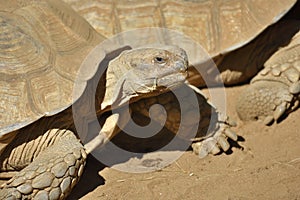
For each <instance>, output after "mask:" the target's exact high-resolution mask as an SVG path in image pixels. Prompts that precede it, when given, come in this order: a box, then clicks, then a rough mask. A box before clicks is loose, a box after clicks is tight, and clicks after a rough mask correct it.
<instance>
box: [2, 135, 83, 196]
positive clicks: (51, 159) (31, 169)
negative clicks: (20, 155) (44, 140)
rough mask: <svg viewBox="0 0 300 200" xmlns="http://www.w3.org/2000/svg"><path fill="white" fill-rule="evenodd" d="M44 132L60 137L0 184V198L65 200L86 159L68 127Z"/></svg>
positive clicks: (79, 144) (81, 147) (78, 142)
mask: <svg viewBox="0 0 300 200" xmlns="http://www.w3.org/2000/svg"><path fill="white" fill-rule="evenodd" d="M45 134H50V135H51V134H54V135H55V136H57V135H59V138H57V140H55V142H54V144H53V145H51V146H49V147H47V148H46V149H45V150H44V151H42V152H41V153H40V154H39V155H38V156H37V157H36V158H34V159H33V161H32V162H31V163H30V164H29V165H28V166H27V167H25V168H24V169H22V170H21V171H20V172H18V173H17V174H16V175H15V176H14V177H13V178H12V179H10V180H9V181H8V182H6V183H5V184H4V185H3V186H2V189H1V191H0V199H64V198H65V197H66V196H67V195H68V194H69V193H70V191H71V189H72V188H73V187H74V186H75V184H76V183H77V182H78V180H79V178H80V176H81V174H82V172H83V168H84V165H85V160H86V153H85V151H84V148H83V146H82V144H81V143H80V141H79V140H78V139H77V138H76V136H75V135H74V133H73V132H71V131H69V130H59V129H52V130H49V131H47V132H46V133H45Z"/></svg>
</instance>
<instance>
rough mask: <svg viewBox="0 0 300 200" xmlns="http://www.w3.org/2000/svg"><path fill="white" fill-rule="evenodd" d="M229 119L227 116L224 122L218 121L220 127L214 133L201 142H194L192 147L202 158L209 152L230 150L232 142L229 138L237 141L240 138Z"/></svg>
mask: <svg viewBox="0 0 300 200" xmlns="http://www.w3.org/2000/svg"><path fill="white" fill-rule="evenodd" d="M219 116H220V115H219ZM228 120H229V119H228V118H227V119H226V121H224V122H222V121H219V122H217V123H218V124H217V127H218V129H217V130H216V131H215V133H214V134H212V135H211V136H209V137H208V138H206V139H203V140H202V141H200V142H195V143H193V144H192V148H193V151H194V153H195V154H197V155H198V156H199V157H200V158H203V157H205V156H207V155H208V154H213V155H216V154H218V153H220V152H221V150H222V151H224V152H226V151H228V150H229V149H230V144H229V143H228V141H227V139H228V138H230V139H232V140H234V141H237V139H238V136H237V134H236V133H235V132H234V131H232V130H231V129H230V128H231V127H232V126H231V125H229V123H228Z"/></svg>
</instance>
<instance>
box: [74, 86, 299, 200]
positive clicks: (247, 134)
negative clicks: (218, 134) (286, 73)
mask: <svg viewBox="0 0 300 200" xmlns="http://www.w3.org/2000/svg"><path fill="white" fill-rule="evenodd" d="M245 87H246V86H242V87H234V88H227V89H226V91H227V98H228V101H227V104H228V114H229V115H230V116H231V117H232V118H233V119H234V120H236V121H237V122H238V127H236V128H235V129H234V130H235V131H237V133H238V134H239V136H240V138H239V142H238V144H239V147H238V146H237V145H234V147H232V148H231V151H230V152H229V153H226V154H225V153H222V154H220V155H217V156H211V155H210V156H208V157H206V158H204V159H199V158H198V157H197V156H196V155H195V154H193V153H192V152H191V151H187V152H185V153H184V154H183V155H182V156H181V157H180V158H179V159H178V160H177V161H176V162H174V163H172V164H171V165H170V166H168V167H166V168H164V169H162V170H160V171H155V172H151V173H140V174H133V173H126V172H121V171H118V170H115V169H112V168H108V167H105V166H103V165H101V163H99V162H98V161H97V160H95V159H93V158H92V157H90V158H89V160H88V163H87V167H86V170H85V172H84V176H83V177H82V179H81V181H80V183H79V184H78V185H77V186H76V188H75V189H74V191H73V193H72V195H71V196H70V197H69V199H83V200H87V199H104V200H106V199H107V200H114V199H146V200H147V199H149V200H150V199H164V200H167V199H214V200H215V199H222V200H223V199H289V200H290V199H300V137H299V130H300V123H299V120H298V119H299V118H300V112H299V110H298V111H296V112H293V113H291V114H290V115H289V116H288V117H287V118H286V119H285V120H283V121H282V122H280V123H279V124H274V125H272V126H271V127H267V126H264V125H262V124H261V122H251V123H243V122H241V121H239V120H238V117H237V115H236V113H235V111H234V105H235V103H236V96H237V94H239V93H240V92H241V91H242V90H243V89H244V88H245Z"/></svg>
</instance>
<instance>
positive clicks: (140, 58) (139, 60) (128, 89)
mask: <svg viewBox="0 0 300 200" xmlns="http://www.w3.org/2000/svg"><path fill="white" fill-rule="evenodd" d="M187 69H188V58H187V54H186V52H185V51H184V50H183V49H181V48H179V47H177V46H162V47H143V48H137V49H132V50H127V51H124V52H122V53H121V54H120V55H119V56H118V57H116V58H115V59H114V60H112V61H111V62H110V63H109V65H108V72H110V73H113V76H114V79H115V80H116V81H117V82H116V84H114V85H115V87H114V94H115V95H116V94H117V95H116V96H115V98H114V100H113V103H116V101H117V102H118V103H117V104H120V102H119V100H121V104H122V103H124V100H126V101H127V100H129V99H128V98H132V97H137V98H138V99H139V98H143V97H145V96H153V95H155V94H157V93H162V92H164V91H167V90H168V89H172V88H174V87H177V86H179V85H181V84H182V83H183V82H184V81H185V80H186V78H187V75H188V73H187ZM117 99H119V100H117Z"/></svg>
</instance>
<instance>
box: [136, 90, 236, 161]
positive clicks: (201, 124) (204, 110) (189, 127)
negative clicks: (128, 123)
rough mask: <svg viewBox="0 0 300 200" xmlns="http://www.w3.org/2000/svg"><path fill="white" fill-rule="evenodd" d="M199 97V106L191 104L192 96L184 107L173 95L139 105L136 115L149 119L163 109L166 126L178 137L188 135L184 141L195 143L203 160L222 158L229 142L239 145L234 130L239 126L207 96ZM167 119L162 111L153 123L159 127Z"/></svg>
mask: <svg viewBox="0 0 300 200" xmlns="http://www.w3.org/2000/svg"><path fill="white" fill-rule="evenodd" d="M187 95H188V93H187ZM196 95H197V100H198V103H197V105H193V104H190V103H189V102H188V101H189V97H188V96H186V98H184V99H183V100H182V102H184V104H183V105H180V104H179V102H178V101H177V99H176V96H175V95H174V94H173V93H171V92H169V93H165V94H161V95H159V96H157V97H151V98H147V99H143V100H141V101H138V102H136V103H134V104H132V106H131V108H132V111H133V112H136V113H141V114H142V115H144V116H146V117H149V110H150V107H151V106H152V105H154V104H160V105H162V106H163V107H164V108H165V109H166V114H167V118H166V122H165V124H162V125H164V126H165V127H166V128H167V129H168V130H170V131H171V132H173V133H175V134H176V133H178V131H179V129H181V130H183V132H184V134H183V135H181V137H183V139H186V140H190V141H191V143H192V144H191V146H192V148H193V151H194V153H196V154H198V155H199V157H204V156H206V155H207V154H209V153H211V154H214V155H215V154H218V153H219V152H220V149H223V151H227V150H228V149H229V148H230V145H229V143H228V142H227V139H228V138H231V139H232V140H234V141H237V135H236V133H234V132H233V131H232V130H231V129H230V128H231V127H232V126H235V123H234V122H232V121H231V120H229V118H228V117H227V116H225V115H224V114H222V113H219V112H217V110H216V109H215V108H214V107H213V106H212V105H211V104H210V103H209V102H208V101H207V99H206V98H205V97H204V96H202V95H201V94H198V93H196ZM181 106H182V108H181ZM195 106H197V108H196V107H195ZM197 111H200V117H196V116H197V113H196V112H197ZM198 114H199V113H198ZM164 115H165V113H164V111H163V110H160V109H159V108H158V109H157V110H153V119H154V120H157V121H158V122H159V123H161V121H163V120H161V119H164ZM181 117H183V119H181ZM136 120H139V119H136ZM137 122H138V121H137ZM210 124H211V126H210Z"/></svg>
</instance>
